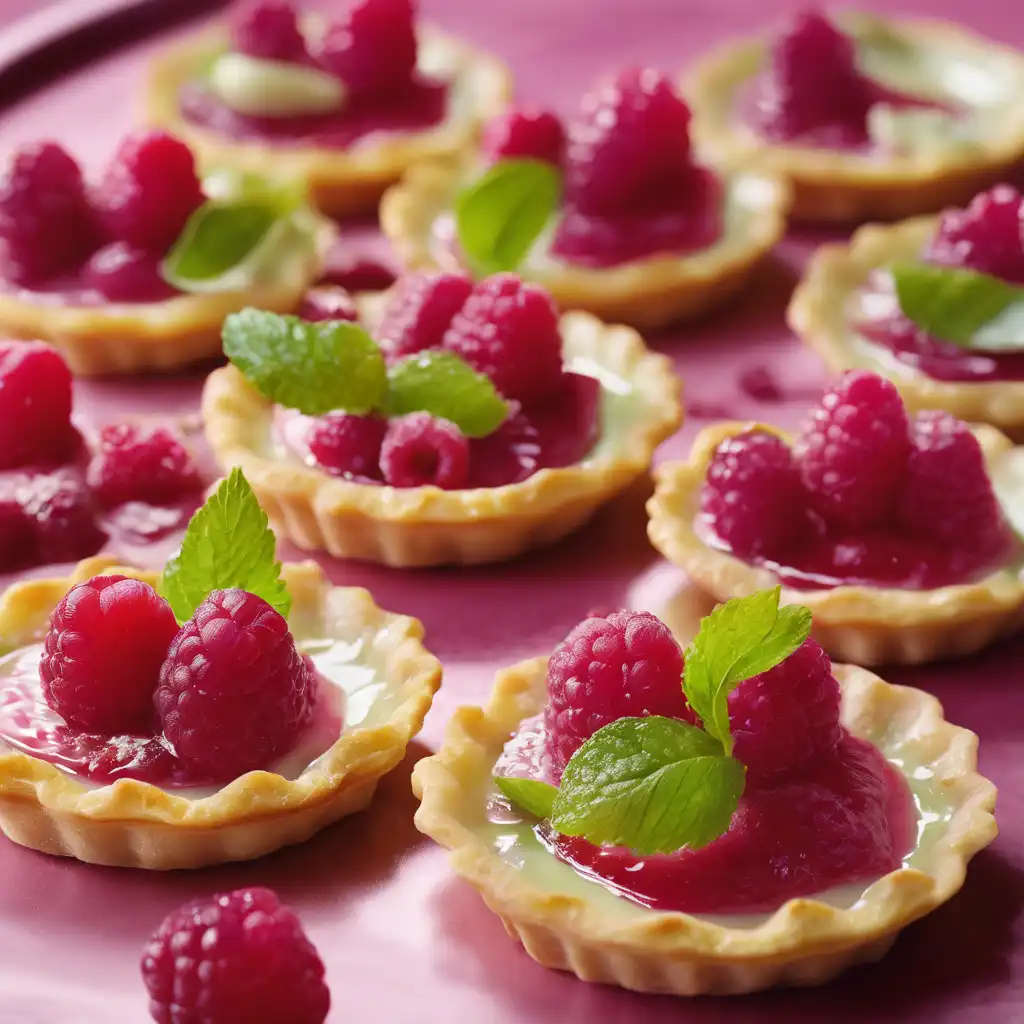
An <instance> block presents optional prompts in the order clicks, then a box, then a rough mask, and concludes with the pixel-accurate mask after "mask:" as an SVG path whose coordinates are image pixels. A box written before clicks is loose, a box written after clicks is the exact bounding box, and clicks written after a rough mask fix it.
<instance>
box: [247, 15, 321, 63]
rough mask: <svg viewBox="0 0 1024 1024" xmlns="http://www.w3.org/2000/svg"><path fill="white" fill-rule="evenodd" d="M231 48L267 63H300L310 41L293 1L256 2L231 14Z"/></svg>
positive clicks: (303, 58)
mask: <svg viewBox="0 0 1024 1024" xmlns="http://www.w3.org/2000/svg"><path fill="white" fill-rule="evenodd" d="M231 48H232V49H233V50H234V51H235V52H236V53H244V54H248V56H250V57H260V58H262V59H263V60H283V61H294V62H300V61H304V60H305V59H306V56H307V53H306V40H305V39H304V38H303V36H302V33H301V32H300V31H299V19H298V15H297V14H296V13H295V5H294V4H293V3H291V2H290V0H252V2H250V3H242V4H239V5H238V6H237V7H236V8H235V10H234V11H232V12H231Z"/></svg>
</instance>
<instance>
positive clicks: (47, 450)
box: [0, 341, 77, 469]
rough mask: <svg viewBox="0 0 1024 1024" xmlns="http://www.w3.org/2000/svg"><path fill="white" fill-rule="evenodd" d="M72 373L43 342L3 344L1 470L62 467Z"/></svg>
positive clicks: (68, 444)
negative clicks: (53, 464) (57, 464)
mask: <svg viewBox="0 0 1024 1024" xmlns="http://www.w3.org/2000/svg"><path fill="white" fill-rule="evenodd" d="M71 395H72V386H71V371H70V370H69V369H68V366H67V363H65V362H64V360H63V359H62V358H61V356H60V354H59V353H58V352H57V350H56V349H53V348H50V346H49V345H44V344H43V342H41V341H5V342H0V437H2V438H3V439H4V443H3V444H2V445H0V469H10V468H12V467H15V466H25V465H28V464H29V463H45V462H51V461H60V460H62V459H63V458H64V457H65V456H67V454H68V452H69V450H70V449H71V448H72V447H73V445H74V442H75V440H76V437H77V435H76V434H75V431H74V428H73V427H72V426H71Z"/></svg>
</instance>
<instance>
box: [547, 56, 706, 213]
mask: <svg viewBox="0 0 1024 1024" xmlns="http://www.w3.org/2000/svg"><path fill="white" fill-rule="evenodd" d="M689 126H690V110H689V108H688V107H687V106H686V104H685V103H684V102H683V101H682V100H681V99H680V98H679V97H678V96H676V94H675V92H674V90H673V89H672V84H671V83H670V82H669V80H668V79H667V78H665V77H664V76H663V75H660V74H658V72H656V71H652V70H650V69H640V68H632V69H630V70H628V71H624V72H622V73H621V74H620V75H619V76H618V77H617V78H615V79H613V80H612V81H610V82H608V83H606V84H605V85H603V86H602V87H601V88H600V89H598V90H597V91H596V92H594V93H591V94H590V95H588V96H586V97H584V100H583V106H582V110H581V112H580V115H579V117H578V118H576V119H575V120H573V121H570V122H569V127H568V137H569V141H568V150H567V155H566V186H565V194H566V199H567V201H568V202H569V203H570V204H571V205H572V206H574V207H576V208H577V209H579V210H581V211H582V212H584V213H593V214H616V213H622V212H625V211H627V210H631V209H635V208H637V207H641V208H645V209H647V208H651V207H652V206H656V205H658V203H659V202H660V201H661V200H662V199H663V197H664V196H665V194H666V193H669V194H671V193H674V192H675V191H676V189H677V188H678V182H679V179H680V177H681V176H683V175H684V174H685V173H686V171H687V170H688V169H689V168H690V166H691V161H690V134H689Z"/></svg>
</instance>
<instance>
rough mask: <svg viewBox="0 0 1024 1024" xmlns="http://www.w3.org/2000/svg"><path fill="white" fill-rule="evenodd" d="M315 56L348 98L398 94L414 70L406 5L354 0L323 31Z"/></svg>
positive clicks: (397, 0) (400, 0)
mask: <svg viewBox="0 0 1024 1024" xmlns="http://www.w3.org/2000/svg"><path fill="white" fill-rule="evenodd" d="M319 57H320V62H321V63H322V64H323V65H324V67H325V68H326V69H327V70H328V71H330V72H331V73H332V74H335V75H337V76H338V77H339V78H341V79H343V80H344V81H345V84H346V85H347V86H348V87H349V89H350V90H351V91H352V92H353V93H356V94H360V93H361V94H364V95H370V94H374V93H377V94H381V93H383V94H387V93H393V92H396V91H400V90H401V88H402V87H403V86H405V85H407V84H408V83H409V81H410V79H411V78H412V73H413V71H415V69H416V30H415V27H414V25H413V4H412V0H354V2H353V4H352V6H351V7H350V8H349V9H348V12H347V13H346V15H345V17H344V18H342V19H340V20H339V21H337V22H335V23H334V24H333V25H331V26H330V27H329V28H328V29H327V32H326V33H325V35H324V38H323V42H322V44H321V50H320V54H319Z"/></svg>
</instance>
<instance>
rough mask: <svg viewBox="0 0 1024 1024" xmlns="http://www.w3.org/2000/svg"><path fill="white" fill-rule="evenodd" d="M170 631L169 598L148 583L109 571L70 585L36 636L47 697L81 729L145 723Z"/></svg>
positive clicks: (109, 730)
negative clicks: (43, 631)
mask: <svg viewBox="0 0 1024 1024" xmlns="http://www.w3.org/2000/svg"><path fill="white" fill-rule="evenodd" d="M177 632H178V623H177V621H176V620H175V618H174V613H173V612H172V611H171V607H170V605H169V604H168V603H167V602H166V601H165V600H164V599H163V598H162V597H160V595H159V594H157V592H156V591H155V590H154V589H153V588H152V587H151V586H150V585H149V584H148V583H143V582H142V581H141V580H134V579H128V578H127V577H125V576H117V575H111V576H95V577H93V579H91V580H87V581H86V582H85V583H79V584H77V585H76V586H73V587H72V588H71V589H70V590H69V591H68V592H67V593H66V594H65V595H64V597H62V598H61V600H60V603H59V604H58V605H57V607H56V608H55V609H54V611H53V614H52V615H51V616H50V626H49V629H48V631H47V633H46V639H45V641H44V643H43V656H42V659H41V660H40V662H39V674H40V677H41V679H42V684H43V695H44V697H45V698H46V703H47V704H49V705H50V707H51V708H53V709H54V711H56V712H58V713H59V714H60V715H62V716H63V718H64V720H65V721H66V722H67V723H68V724H69V725H72V726H74V727H76V728H78V729H81V730H82V731H84V732H91V733H102V734H106V735H115V734H118V733H124V732H131V731H132V730H134V729H144V728H146V727H147V725H148V724H149V723H150V721H151V719H152V717H153V690H154V689H155V688H156V682H157V677H158V675H159V673H160V666H161V664H162V663H163V660H164V657H165V656H166V654H167V648H168V646H169V645H170V643H171V640H172V639H173V638H174V635H175V633H177Z"/></svg>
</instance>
